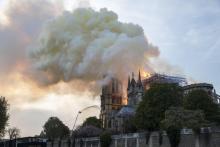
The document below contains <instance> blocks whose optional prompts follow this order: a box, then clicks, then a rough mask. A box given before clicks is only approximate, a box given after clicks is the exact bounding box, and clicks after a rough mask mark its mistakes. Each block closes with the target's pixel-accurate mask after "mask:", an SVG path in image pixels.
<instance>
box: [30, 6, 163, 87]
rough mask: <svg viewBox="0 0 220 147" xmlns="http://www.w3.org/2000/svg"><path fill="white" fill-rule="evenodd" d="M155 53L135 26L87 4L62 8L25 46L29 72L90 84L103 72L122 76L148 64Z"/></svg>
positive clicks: (45, 80) (48, 80) (45, 79)
mask: <svg viewBox="0 0 220 147" xmlns="http://www.w3.org/2000/svg"><path fill="white" fill-rule="evenodd" d="M158 55H159V51H158V49H157V48H156V47H154V46H152V45H151V44H149V43H148V41H147V39H146V37H145V35H144V32H143V29H142V28H141V27H140V26H138V25H135V24H132V23H122V22H120V21H118V16H117V14H115V13H114V12H112V11H108V10H107V9H101V10H100V11H95V10H93V9H91V8H78V9H76V10H74V11H73V12H64V13H63V14H62V15H61V16H59V17H57V18H56V19H53V20H50V21H49V22H47V23H46V24H45V26H44V28H43V29H42V32H41V33H40V36H39V39H38V41H37V42H36V44H35V45H34V47H32V48H31V49H30V58H31V60H32V62H33V66H34V68H35V69H36V73H35V74H37V75H38V77H40V78H41V82H43V84H55V83H58V82H60V81H65V82H69V81H78V82H79V81H80V82H83V83H84V84H85V82H86V83H87V86H88V85H89V84H91V83H93V84H94V83H95V84H94V85H96V83H97V81H100V80H102V77H103V75H106V74H107V75H114V76H117V77H119V78H121V79H123V78H126V79H127V75H128V74H130V73H131V72H132V71H138V69H143V68H145V69H148V70H151V67H149V66H148V65H149V59H150V58H152V57H157V56H158ZM42 77H43V79H42ZM101 83H102V82H101Z"/></svg>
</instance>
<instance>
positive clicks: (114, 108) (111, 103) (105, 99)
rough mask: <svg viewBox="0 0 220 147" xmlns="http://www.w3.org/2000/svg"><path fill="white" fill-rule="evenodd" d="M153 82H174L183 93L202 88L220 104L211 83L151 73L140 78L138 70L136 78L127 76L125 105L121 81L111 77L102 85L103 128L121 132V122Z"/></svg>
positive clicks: (133, 112) (134, 107)
mask: <svg viewBox="0 0 220 147" xmlns="http://www.w3.org/2000/svg"><path fill="white" fill-rule="evenodd" d="M153 83H175V84H178V85H179V86H181V87H183V90H184V94H187V93H188V92H190V91H192V90H196V89H202V90H205V91H207V92H208V94H210V95H211V96H212V98H213V101H214V102H215V103H217V104H219V105H220V96H219V95H217V94H216V92H215V90H214V88H213V85H212V84H207V83H197V84H191V85H188V84H187V81H186V79H185V78H183V77H177V76H168V75H163V74H157V73H155V74H153V75H151V77H149V78H146V79H143V80H142V79H141V75H140V71H139V74H138V78H137V80H135V77H134V73H132V77H131V79H130V77H128V85H127V105H123V103H122V101H123V95H122V83H121V82H120V81H119V80H118V79H116V78H112V79H111V81H110V82H109V84H107V85H105V86H103V87H102V94H101V115H100V118H101V120H102V124H103V128H105V129H111V130H113V131H121V132H123V130H122V129H123V127H122V126H123V123H124V121H125V120H128V119H129V118H130V117H132V116H134V115H135V111H136V108H137V106H138V104H139V103H140V102H141V101H142V97H143V95H144V92H145V91H147V90H148V89H149V88H150V85H151V84H153Z"/></svg>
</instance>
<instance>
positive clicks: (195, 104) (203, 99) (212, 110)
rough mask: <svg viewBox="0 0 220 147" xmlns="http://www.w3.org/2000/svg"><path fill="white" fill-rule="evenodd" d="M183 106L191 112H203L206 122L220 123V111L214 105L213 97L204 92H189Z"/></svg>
mask: <svg viewBox="0 0 220 147" xmlns="http://www.w3.org/2000/svg"><path fill="white" fill-rule="evenodd" d="M183 106H184V108H185V109H189V110H202V111H203V112H204V115H205V119H206V120H208V121H210V122H216V123H220V109H219V107H218V105H217V104H215V103H214V101H213V99H212V97H211V96H210V95H209V94H208V93H207V92H206V91H204V90H193V91H191V92H189V93H188V94H187V95H186V96H185V97H184V101H183Z"/></svg>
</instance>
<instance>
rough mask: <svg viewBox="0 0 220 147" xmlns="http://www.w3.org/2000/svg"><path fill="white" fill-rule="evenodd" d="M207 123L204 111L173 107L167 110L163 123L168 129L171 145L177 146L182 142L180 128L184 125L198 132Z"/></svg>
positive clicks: (163, 126)
mask: <svg viewBox="0 0 220 147" xmlns="http://www.w3.org/2000/svg"><path fill="white" fill-rule="evenodd" d="M206 123H207V121H205V119H204V114H203V112H202V111H199V110H196V111H192V110H184V109H183V108H181V107H179V108H177V107H171V108H169V109H168V110H166V112H165V119H164V120H163V121H162V123H161V125H162V128H163V129H165V130H166V131H167V135H168V137H169V140H170V144H171V146H172V147H177V146H178V144H179V142H180V130H181V129H182V128H183V127H186V128H192V129H193V130H194V131H195V132H198V131H199V130H200V128H201V127H202V126H205V124H206Z"/></svg>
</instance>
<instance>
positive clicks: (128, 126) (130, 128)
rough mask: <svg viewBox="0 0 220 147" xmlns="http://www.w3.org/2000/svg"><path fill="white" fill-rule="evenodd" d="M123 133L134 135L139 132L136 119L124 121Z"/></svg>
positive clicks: (131, 118)
mask: <svg viewBox="0 0 220 147" xmlns="http://www.w3.org/2000/svg"><path fill="white" fill-rule="evenodd" d="M122 128H123V133H134V132H136V131H137V127H136V125H135V119H134V117H130V118H129V119H126V120H124V122H123V124H122Z"/></svg>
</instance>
